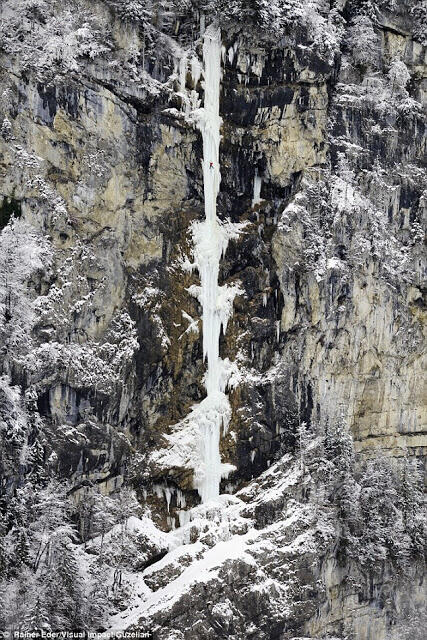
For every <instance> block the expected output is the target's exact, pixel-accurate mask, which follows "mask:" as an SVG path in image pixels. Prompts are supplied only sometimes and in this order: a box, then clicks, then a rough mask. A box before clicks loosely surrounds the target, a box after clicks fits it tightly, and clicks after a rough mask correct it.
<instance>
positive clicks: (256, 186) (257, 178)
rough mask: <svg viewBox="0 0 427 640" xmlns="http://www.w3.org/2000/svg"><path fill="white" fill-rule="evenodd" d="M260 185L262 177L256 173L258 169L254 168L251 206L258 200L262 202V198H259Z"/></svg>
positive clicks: (257, 202)
mask: <svg viewBox="0 0 427 640" xmlns="http://www.w3.org/2000/svg"><path fill="white" fill-rule="evenodd" d="M261 186H262V178H261V176H259V175H258V169H255V176H254V194H253V198H252V206H253V207H254V206H255V205H257V204H259V203H260V202H262V200H261V198H260V195H261Z"/></svg>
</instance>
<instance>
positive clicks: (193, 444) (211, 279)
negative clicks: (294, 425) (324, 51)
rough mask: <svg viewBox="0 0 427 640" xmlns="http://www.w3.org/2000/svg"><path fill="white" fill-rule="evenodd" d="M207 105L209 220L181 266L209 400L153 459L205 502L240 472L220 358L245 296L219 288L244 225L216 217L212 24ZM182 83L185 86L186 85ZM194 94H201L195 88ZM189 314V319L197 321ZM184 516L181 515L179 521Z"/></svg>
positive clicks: (225, 365)
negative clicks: (225, 445)
mask: <svg viewBox="0 0 427 640" xmlns="http://www.w3.org/2000/svg"><path fill="white" fill-rule="evenodd" d="M191 67H192V75H193V80H194V82H195V85H197V81H198V79H199V77H200V72H201V69H200V67H199V65H198V64H196V61H195V60H192V63H191ZM203 67H204V68H203V76H204V106H203V108H197V106H198V100H194V99H192V100H191V103H192V105H193V104H195V105H196V109H195V110H193V111H192V112H191V114H189V120H191V121H192V122H195V123H196V124H197V127H198V128H199V130H200V131H201V134H202V138H203V184H204V200H205V219H204V220H203V221H201V222H196V223H194V224H193V225H192V229H191V233H192V241H193V242H192V244H193V256H194V261H193V263H191V264H190V261H189V260H188V259H187V260H186V261H185V262H183V263H182V266H183V268H185V269H188V270H193V269H197V271H198V273H199V276H200V286H196V285H192V286H191V287H190V288H189V292H190V293H191V294H193V295H195V296H196V297H197V298H198V300H199V302H200V304H201V306H202V328H203V355H204V358H205V360H206V361H207V368H206V374H205V378H204V384H205V387H206V392H207V393H206V398H205V399H204V400H202V402H200V404H198V405H195V406H194V407H193V408H192V410H191V411H190V413H189V414H188V415H187V416H186V417H185V418H184V419H183V420H182V421H181V422H179V423H178V424H177V425H175V426H174V427H173V429H172V433H171V434H170V435H168V436H166V439H167V441H168V442H169V445H170V446H169V447H167V448H165V449H163V450H159V451H157V452H155V453H153V455H152V460H153V462H155V464H156V465H157V466H158V467H163V468H165V469H171V468H183V467H184V468H188V469H191V470H192V471H193V473H194V487H195V488H196V489H197V491H198V492H199V494H200V497H201V499H202V502H208V501H210V500H216V499H217V498H218V497H219V485H220V481H221V478H226V477H227V476H228V474H229V473H230V472H231V471H232V470H233V469H234V468H235V467H234V466H233V465H231V464H226V463H222V462H221V456H220V450H219V448H220V434H221V429H222V431H223V433H224V434H225V433H226V431H227V428H228V424H229V422H230V418H231V407H230V403H229V400H228V397H227V395H226V393H225V391H226V388H227V383H228V380H229V378H230V375H231V374H232V373H235V372H236V365H235V364H234V363H231V362H230V361H229V360H228V359H225V360H222V359H221V358H220V357H219V340H220V334H221V331H223V332H225V331H226V329H227V322H228V319H229V317H230V316H231V313H232V310H233V300H234V298H235V296H236V295H237V294H238V293H240V292H241V290H240V288H239V286H238V285H236V284H234V285H221V286H220V285H219V284H218V277H219V266H220V260H221V258H222V256H223V254H224V253H225V251H226V249H227V245H228V242H229V240H230V239H232V238H237V237H238V235H239V233H240V230H241V229H242V227H244V226H245V224H244V223H243V224H232V223H230V222H226V223H223V222H220V221H219V220H218V218H217V215H216V200H217V196H218V192H219V185H220V180H221V174H220V165H219V144H220V128H221V122H222V120H221V117H220V115H219V97H220V86H221V35H220V31H219V29H216V28H214V27H213V26H210V27H208V28H207V29H206V30H205V31H204V44H203ZM182 84H183V82H182ZM193 92H194V94H195V93H196V92H195V91H194V90H193ZM186 315H187V320H188V319H190V322H191V323H192V324H191V326H193V324H194V325H195V330H196V331H197V323H196V322H193V319H192V318H191V317H190V316H188V314H186ZM183 519H185V516H182V517H181V515H180V521H181V520H182V521H184V520H183Z"/></svg>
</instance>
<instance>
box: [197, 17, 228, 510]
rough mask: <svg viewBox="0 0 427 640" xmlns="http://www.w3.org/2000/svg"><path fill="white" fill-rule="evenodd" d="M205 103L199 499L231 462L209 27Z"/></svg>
mask: <svg viewBox="0 0 427 640" xmlns="http://www.w3.org/2000/svg"><path fill="white" fill-rule="evenodd" d="M203 62H204V89H205V100H204V107H203V108H202V109H198V110H197V111H196V112H194V116H195V118H196V121H197V125H198V128H199V129H200V131H201V133H202V137H203V184H204V198H205V220H204V221H203V222H200V223H197V224H195V225H194V226H193V243H194V263H195V266H196V267H197V270H198V271H199V274H200V281H201V282H200V288H198V294H197V295H198V298H199V301H200V304H201V305H202V309H203V316H202V320H203V354H204V358H205V359H206V360H207V372H206V375H205V387H206V391H207V397H206V398H205V400H204V401H203V402H201V404H200V405H199V406H198V408H197V418H196V416H195V418H196V419H197V423H198V428H199V431H200V436H201V445H200V446H201V451H200V458H201V460H202V464H201V465H200V467H199V468H197V469H196V470H195V486H196V488H197V490H198V492H199V494H200V496H201V498H202V501H203V502H206V501H208V500H214V499H216V498H217V497H218V496H219V484H220V480H221V478H222V477H226V476H227V475H228V473H229V472H230V470H231V469H232V467H231V465H225V464H222V463H221V456H220V451H219V443H220V432H221V428H223V430H224V432H225V431H226V430H227V427H228V423H229V421H230V415H231V409H230V405H229V401H228V398H227V396H226V395H225V389H226V384H227V366H228V364H229V363H228V361H223V360H221V358H220V357H219V338H220V333H221V328H223V330H224V331H225V329H226V326H227V321H228V318H229V316H230V314H231V311H232V305H233V298H234V296H235V295H236V293H237V291H238V289H237V288H236V287H228V286H219V284H218V273H219V263H220V259H221V257H222V255H223V253H224V252H225V250H226V248H227V244H228V240H229V238H230V237H232V236H233V235H234V234H235V232H234V233H233V229H232V225H223V224H221V223H220V222H219V221H218V219H217V216H216V200H217V195H218V191H219V185H220V180H221V174H220V165H219V143H220V127H221V122H222V120H221V117H220V115H219V95H220V86H221V34H220V31H219V29H216V28H214V27H213V26H210V27H209V28H208V29H207V30H206V32H205V34H204V44H203Z"/></svg>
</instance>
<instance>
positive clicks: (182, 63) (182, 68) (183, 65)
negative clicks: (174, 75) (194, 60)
mask: <svg viewBox="0 0 427 640" xmlns="http://www.w3.org/2000/svg"><path fill="white" fill-rule="evenodd" d="M186 77H187V54H186V53H184V54H183V55H182V58H180V60H179V88H180V91H181V92H182V93H184V94H185V85H186Z"/></svg>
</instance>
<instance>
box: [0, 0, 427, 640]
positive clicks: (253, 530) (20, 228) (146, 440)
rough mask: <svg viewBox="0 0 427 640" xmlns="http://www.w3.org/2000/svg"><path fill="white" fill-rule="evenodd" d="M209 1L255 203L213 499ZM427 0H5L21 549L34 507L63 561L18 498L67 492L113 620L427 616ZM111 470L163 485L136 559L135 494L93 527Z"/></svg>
mask: <svg viewBox="0 0 427 640" xmlns="http://www.w3.org/2000/svg"><path fill="white" fill-rule="evenodd" d="M210 24H215V25H216V26H217V27H218V28H220V30H221V34H222V62H221V66H222V78H221V92H220V116H221V118H222V126H221V144H220V163H221V184H220V191H219V195H218V200H217V215H218V218H219V219H220V221H222V222H224V223H233V224H237V223H240V226H239V229H240V232H239V233H238V234H237V233H236V234H235V236H233V237H231V239H230V241H229V243H228V247H227V250H226V253H225V255H224V256H223V257H222V260H221V263H220V273H219V279H220V284H221V285H228V286H229V287H234V288H235V290H236V291H237V295H236V297H235V298H234V303H233V313H232V315H231V316H230V319H229V324H228V328H227V331H226V333H224V334H222V335H221V338H220V353H221V357H222V358H224V359H226V358H228V359H229V361H230V362H231V363H234V365H233V367H232V371H231V374H230V379H229V382H228V397H229V401H230V406H231V419H230V423H229V426H228V431H227V433H226V434H223V435H222V437H221V441H220V455H221V459H222V462H224V463H228V464H229V465H232V467H230V468H233V469H234V470H233V471H232V472H231V473H230V474H229V476H228V478H226V479H223V480H222V482H221V487H220V493H221V494H222V498H221V502H220V503H218V504H215V505H210V504H206V505H203V504H202V505H200V504H199V503H200V498H199V495H198V492H197V490H196V485H195V482H194V464H191V460H189V459H188V457H189V456H190V457H191V447H190V448H189V449H188V451H190V454H189V453H188V451H187V449H186V448H185V446H186V444H185V443H184V444H185V446H184V445H183V447H184V448H183V450H182V451H181V450H180V454H179V455H178V456H173V455H170V451H171V442H173V434H174V432H175V431H174V429H175V427H176V425H178V424H180V423H181V422H182V421H183V420H184V419H185V418H186V416H188V414H189V413H190V411H191V409H192V407H194V406H195V405H197V404H198V403H200V401H201V400H202V399H203V398H204V396H205V389H204V385H203V377H204V374H205V370H206V365H205V363H204V359H203V351H202V341H201V336H202V334H203V326H202V321H201V315H202V309H201V305H200V303H199V301H198V300H197V298H195V297H194V296H192V295H191V290H192V288H193V289H194V287H197V286H198V285H199V278H198V274H197V273H196V272H195V271H194V270H191V269H188V268H186V265H188V264H189V263H190V262H191V261H192V259H193V246H192V235H191V229H192V228H194V223H197V222H198V221H201V220H202V219H203V216H204V193H203V170H202V157H203V149H202V136H201V133H200V131H199V129H198V127H197V126H196V123H195V121H194V118H193V117H192V113H193V111H194V110H195V109H197V108H199V107H200V106H201V105H202V104H203V101H204V98H205V91H206V87H205V85H204V75H203V59H202V56H203V54H202V45H203V35H204V33H205V29H206V28H207V27H208V26H209V25H210ZM426 24H427V14H426V10H425V7H424V5H423V4H420V3H418V2H416V0H408V1H407V2H403V0H360V1H356V0H336V1H335V2H334V1H332V0H331V2H329V1H326V0H304V1H303V2H301V1H297V0H282V1H279V0H276V1H273V2H267V1H263V0H230V1H229V2H221V0H211V1H209V2H200V1H199V0H186V1H185V2H175V1H174V0H170V1H169V2H166V1H164V2H162V1H154V0H153V1H152V2H148V1H147V2H145V1H142V0H141V1H139V0H134V1H128V0H96V1H89V0H73V2H71V3H69V4H66V5H64V4H61V3H59V2H56V1H55V0H39V1H37V2H36V1H33V0H19V2H16V1H15V0H4V1H3V3H2V5H1V7H0V55H1V58H0V60H1V66H0V95H1V103H0V126H1V131H0V133H1V135H0V229H2V230H1V232H0V247H1V254H2V255H1V256H0V311H1V314H2V320H1V322H0V332H1V338H2V343H1V344H0V349H1V351H0V353H1V381H2V387H1V389H0V398H1V404H0V430H1V433H2V445H1V447H2V448H1V459H0V476H1V492H2V493H1V507H2V511H3V516H2V518H3V519H4V526H3V524H2V523H0V525H1V527H0V528H1V530H2V532H3V534H2V535H3V536H4V538H5V540H6V543H5V544H6V546H5V548H6V556H7V555H8V553H9V554H10V553H12V552H10V551H7V549H14V550H15V551H14V553H16V549H17V548H18V547H17V545H18V546H19V544H21V543H20V542H19V541H20V540H21V538H19V536H18V538H17V537H16V536H17V533H16V532H17V531H18V532H19V531H20V527H21V528H23V529H27V530H28V532H29V533H28V535H29V538H30V540H29V543H28V544H29V551H28V554H29V555H28V558H29V559H28V558H27V556H25V558H27V559H25V558H24V560H23V564H24V565H25V566H27V567H29V569H28V571H30V570H31V571H33V574H34V575H35V578H32V579H34V580H36V582H37V576H38V574H37V571H40V568H39V564H40V562H41V560H40V558H41V556H40V558H39V555H38V554H39V551H40V548H39V551H36V549H37V544H36V542H37V541H38V538H37V535H36V534H34V536H35V537H34V541H33V542H32V538H31V535H33V534H30V532H31V531H36V530H37V527H36V524H35V521H34V522H33V520H31V514H30V515H28V514H27V515H25V517H24V516H23V515H22V509H24V507H22V509H21V511H19V509H18V507H17V506H16V505H17V504H18V503H19V504H22V505H24V504H25V509H26V510H27V509H29V511H30V512H31V508H32V507H31V505H36V507H37V505H38V504H39V502H37V499H36V498H34V492H35V493H37V491H38V487H41V489H40V490H41V491H42V490H44V487H46V486H50V485H49V484H48V483H49V482H51V481H52V480H53V479H54V480H55V482H56V483H58V484H57V486H59V487H62V488H63V490H64V491H66V492H67V496H68V502H69V503H70V504H71V505H72V507H70V508H71V512H70V513H68V512H67V513H68V516H67V517H69V518H70V519H71V520H70V521H72V522H73V523H74V525H73V526H75V527H76V530H77V531H78V535H77V538H73V542H72V545H71V546H72V547H73V549H74V553H75V556H76V558H77V561H78V563H80V565H81V567H83V569H82V570H86V571H87V567H88V566H89V567H90V570H91V572H92V574H94V575H95V570H94V568H93V563H94V562H95V560H96V561H99V556H101V559H102V562H103V563H106V564H103V565H102V567H103V572H104V575H105V576H107V577H106V581H107V582H109V581H110V582H111V583H112V586H111V592H110V593H109V594H107V593H106V594H105V596H103V597H104V601H105V602H104V605H105V603H107V602H108V603H109V605H108V607H109V610H108V611H107V613H106V614H105V616H104V618H103V619H102V622H100V621H99V620H101V618H100V619H99V620H98V622H96V623H86V624H87V625H89V628H91V626H90V625H91V624H92V628H100V629H107V630H108V629H112V630H116V631H120V630H123V629H125V628H132V629H151V630H154V633H155V635H156V637H159V638H161V639H163V638H164V639H165V640H166V639H175V640H181V639H182V640H183V639H184V638H185V639H188V638H217V637H219V638H220V637H230V638H236V640H237V639H240V638H241V639H243V638H251V637H253V638H257V639H261V638H266V639H267V638H271V639H273V638H280V639H283V640H285V639H290V638H297V637H298V638H302V637H306V638H308V637H309V638H323V637H331V638H332V637H339V638H355V639H356V640H386V638H387V639H388V638H392V639H393V640H397V638H404V637H409V635H408V636H406V635H405V634H410V635H411V637H412V638H416V637H419V638H421V637H422V636H421V635H419V636H417V635H416V633H417V624H416V623H414V620H415V621H416V620H417V618H419V616H421V611H422V606H423V602H425V586H424V582H423V559H422V558H423V553H422V549H421V548H422V545H423V531H425V530H424V529H423V528H422V527H423V526H425V519H424V520H423V515H422V514H423V512H422V509H423V507H422V498H421V491H420V489H419V471H420V468H424V467H423V465H424V464H425V462H424V461H425V450H426V445H427V441H426V409H425V407H426V403H425V399H426V390H425V376H424V375H423V371H424V368H423V367H424V364H425V358H424V346H425V330H426V322H425V318H426V312H425V279H424V278H425V251H424V245H423V243H424V233H423V229H424V225H425V220H426V213H427V191H426V189H427V185H426V173H425V152H426V148H425V146H426V143H425V140H426V138H425V123H426V117H425V92H426V48H425V37H426V31H425V29H426ZM189 289H190V291H189ZM332 441H333V443H334V444H331V442H332ZM190 445H191V443H190ZM420 465H421V466H420ZM407 478H410V482H409V481H408V482H407V483H406V479H407ZM407 484H408V486H410V488H409V489H406V487H407ZM29 487H30V488H31V489H29ZM129 487H131V488H132V489H133V490H134V492H135V495H136V498H137V500H135V502H134V503H132V504H133V506H132V508H130V507H129V509H130V510H129V512H127V511H126V509H128V506H126V505H128V502H129V501H130V498H129ZM379 487H380V488H381V490H380V491H378V488H379ZM375 491H377V493H375ZM25 492H27V493H25ZM28 492H29V493H28ZM31 492H33V493H31ZM94 493H96V494H99V495H102V496H105V499H108V497H109V496H110V497H112V499H115V500H116V501H117V500H118V501H120V500H123V504H124V505H125V507H123V513H125V512H126V514H127V516H130V517H134V516H133V515H131V514H132V513H137V510H138V509H142V510H143V514H144V515H143V517H144V518H145V519H146V520H141V522H142V521H144V522H145V523H146V525H145V526H146V528H145V529H143V530H142V529H141V531H142V533H141V531H140V530H139V529H138V531H139V534H138V535H139V537H138V536H137V534H136V533H132V535H133V536H134V537H135V536H136V537H135V540H137V542H138V544H137V542H135V541H134V538H132V540H133V541H134V542H135V545H136V547H135V548H136V549H137V550H136V551H135V550H134V551H133V552H132V553H130V552H129V554H130V556H132V557H133V560H132V557H131V558H130V559H129V561H126V562H128V564H126V562H124V561H122V556H123V553H122V552H120V553H122V555H120V553H119V552H118V551H117V549H116V547H115V546H114V543H113V542H112V541H111V540H113V541H114V535H112V536H111V537H110V538H109V539H108V540H107V542H105V545H106V549H107V550H108V553H107V554H106V555H107V558H105V557H104V556H105V552H103V545H104V534H106V531H107V529H111V527H113V525H114V522H113V521H112V522H111V526H106V530H105V531H104V528H103V526H102V527H101V528H99V527H98V530H97V531H96V532H97V534H98V536H101V543H100V545H101V546H100V549H101V550H100V551H99V546H98V547H96V540H98V545H99V539H96V538H95V542H93V541H92V544H93V548H91V547H90V545H91V541H89V543H88V544H89V548H88V549H86V546H87V545H86V543H87V540H86V538H85V534H84V530H85V529H84V527H85V526H86V525H85V524H84V522H86V521H85V520H84V517H86V516H83V515H82V513H83V510H84V505H85V504H89V502H90V500H91V496H92V495H93V494H94ZM29 495H30V497H28V496H29ZM123 496H124V497H123ZM220 497H221V496H220ZM387 500H388V501H387ZM20 501H21V502H20ZM351 505H352V506H351ZM408 505H409V506H408ZM353 507H354V508H353ZM132 509H133V511H132ZM18 512H19V513H20V514H21V515H20V516H19V517H18V516H17V515H16V514H17V513H18ZM139 515H141V513H139ZM127 516H126V517H127ZM20 518H21V519H20ZM424 518H425V516H424ZM135 520H136V518H135ZM119 521H120V522H121V520H120V518H119ZM373 521H375V522H376V523H377V524H378V529H375V527H374V525H373V524H372V522H373ZM2 522H3V521H2ZM91 522H92V520H91ZM138 522H139V521H138ZM147 522H149V523H150V524H149V525H148V524H147ZM180 525H181V526H180ZM37 526H38V525H37ZM55 526H59V525H58V522H56V524H55ZM55 526H54V525H52V531H54V530H55ZM114 526H119V525H117V524H116V525H114ZM135 526H136V525H135ZM138 526H140V525H138ZM147 527H148V529H147ZM178 527H179V528H178ZM113 529H114V527H113ZM113 529H112V530H113ZM175 529H178V530H177V531H175ZM147 531H148V533H147ZM107 535H108V534H107ZM14 536H15V538H14ZM141 536H142V537H141ZM89 537H90V536H89ZM131 537H132V536H131ZM83 542H84V543H85V545H84V547H85V548H83V544H82V543H83ZM134 542H132V544H133V543H134ZM52 544H53V543H52ZM70 544H71V543H70ZM14 545H15V546H14ZM138 545H139V546H138ZM21 546H22V545H21ZM19 548H20V547H19ZM41 548H42V547H41ZM96 549H97V550H96ZM132 549H133V547H132ZM122 551H123V550H122ZM97 554H98V555H97ZM132 554H133V555H132ZM108 556H109V557H108ZM119 556H120V560H118V559H117V558H118V557H119ZM137 556H138V558H139V559H138V562H136V561H135V558H136V557H137ZM8 557H9V556H8ZM37 560H38V561H37ZM46 562H47V560H46ZM49 562H50V560H49ZM52 562H53V560H52ZM117 567H119V568H120V571H123V572H124V576H125V578H124V584H125V585H126V588H124V587H123V586H122V585H121V588H122V591H121V592H120V598H119V597H118V596H117V588H116V587H117V585H116V573H114V572H115V571H116V570H117ZM84 568H86V569H84ZM113 573H114V584H113V577H112V576H113ZM33 574H32V575H33ZM4 579H5V580H6V583H7V584H12V583H14V582H13V581H15V582H16V580H17V578H16V575H15V574H14V572H13V571H10V570H9V573H8V574H7V572H6V577H5V578H4ZM6 583H5V584H6ZM31 584H33V583H31ZM32 588H33V591H34V592H35V591H36V587H32ZM83 591H84V589H83ZM112 594H113V595H112ZM46 606H47V605H46ZM108 607H107V608H108ZM36 608H37V607H36ZM39 608H40V607H39ZM46 615H47V614H46ZM18 617H19V616H18ZM17 619H18V618H17ZM5 624H6V626H7V624H11V623H10V622H9V623H7V621H6V622H5ZM14 624H15V627H13V628H17V626H16V625H18V626H19V624H18V623H17V622H14ZM28 624H29V623H28ZM34 624H35V623H34ZM50 624H51V626H52V628H54V624H58V622H56V623H52V621H51V622H50ZM80 624H82V623H80ZM414 624H415V627H414ZM12 626H13V625H12ZM94 626H95V627H94ZM421 627H422V625H421V626H420V627H419V629H418V632H419V633H421V634H422V631H421Z"/></svg>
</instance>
